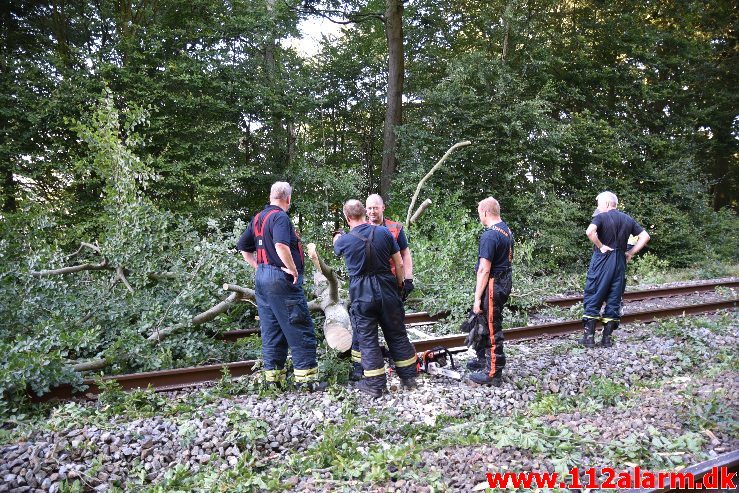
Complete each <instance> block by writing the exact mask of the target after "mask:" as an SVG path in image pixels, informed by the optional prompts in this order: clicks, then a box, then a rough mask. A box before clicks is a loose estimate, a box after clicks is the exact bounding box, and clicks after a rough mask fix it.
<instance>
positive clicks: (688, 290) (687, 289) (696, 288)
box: [218, 280, 739, 342]
mask: <svg viewBox="0 0 739 493" xmlns="http://www.w3.org/2000/svg"><path fill="white" fill-rule="evenodd" d="M717 287H725V288H729V289H736V288H739V280H729V281H709V282H700V283H692V284H686V285H684V286H673V287H667V288H653V289H642V290H638V291H629V292H626V293H624V300H626V301H641V300H648V299H655V298H667V297H670V296H680V295H684V294H693V293H705V292H710V291H713V290H715V289H716V288H717ZM581 301H582V296H567V297H558V298H547V299H545V300H544V302H545V303H546V304H547V305H550V306H558V307H562V308H565V307H569V306H573V305H576V304H577V303H580V302H581ZM448 316H449V312H440V313H437V314H435V315H431V314H429V313H428V312H415V313H407V314H406V316H405V324H406V325H413V324H428V323H433V322H438V321H439V320H443V319H444V318H446V317H448ZM251 335H259V329H258V328H251V329H240V330H230V331H228V332H223V333H222V334H219V335H218V338H219V339H221V340H224V341H228V342H236V341H237V340H239V339H241V338H242V337H248V336H251Z"/></svg>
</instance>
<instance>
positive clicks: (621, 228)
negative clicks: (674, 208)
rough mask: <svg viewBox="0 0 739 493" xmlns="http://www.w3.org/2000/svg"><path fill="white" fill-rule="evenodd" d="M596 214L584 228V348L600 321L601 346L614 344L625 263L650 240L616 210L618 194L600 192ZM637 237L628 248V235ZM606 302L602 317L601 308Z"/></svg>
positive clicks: (593, 338)
mask: <svg viewBox="0 0 739 493" xmlns="http://www.w3.org/2000/svg"><path fill="white" fill-rule="evenodd" d="M596 201H597V203H598V212H599V213H598V214H596V215H594V216H593V217H592V219H591V220H590V225H589V226H588V229H587V230H586V231H585V234H586V235H587V236H588V239H590V241H591V242H592V243H593V245H594V248H593V256H592V257H591V259H590V266H589V267H588V274H587V277H586V279H585V293H584V296H583V307H584V309H585V313H584V315H583V328H584V334H583V338H582V339H581V340H580V342H581V343H582V344H583V345H584V346H585V347H587V348H592V347H594V346H595V324H596V322H597V321H598V320H600V321H602V322H603V338H602V339H601V346H602V347H606V348H608V347H611V346H613V341H612V339H611V335H612V334H613V331H614V330H616V329H617V328H618V324H619V320H620V314H621V299H622V297H623V293H624V288H625V287H626V262H629V261H631V258H632V257H633V256H634V255H636V253H637V252H639V250H641V249H642V248H644V245H646V244H647V242H648V241H649V233H647V232H646V231H645V230H644V228H642V227H641V225H639V223H637V222H636V221H635V220H634V219H632V218H631V216H629V215H628V214H624V213H623V212H621V211H619V210H617V207H618V197H616V195H615V194H614V193H612V192H608V191H606V192H602V193H600V194H598V196H597V197H596ZM631 235H634V236H637V237H638V240H637V242H636V245H634V246H633V247H632V248H630V249H628V246H627V243H628V240H629V236H631ZM604 301H605V302H606V307H605V310H604V311H603V316H602V317H601V315H600V308H601V305H603V302H604Z"/></svg>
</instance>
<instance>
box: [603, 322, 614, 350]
mask: <svg viewBox="0 0 739 493" xmlns="http://www.w3.org/2000/svg"><path fill="white" fill-rule="evenodd" d="M616 329H618V320H611V321H610V322H606V324H605V325H604V326H603V339H601V341H600V345H601V346H602V347H612V346H613V339H611V334H613V331H614V330H616Z"/></svg>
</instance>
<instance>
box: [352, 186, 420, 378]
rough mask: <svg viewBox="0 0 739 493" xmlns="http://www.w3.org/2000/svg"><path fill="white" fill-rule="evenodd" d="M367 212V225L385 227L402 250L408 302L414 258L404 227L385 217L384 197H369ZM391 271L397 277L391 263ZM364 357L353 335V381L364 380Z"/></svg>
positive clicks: (404, 288) (404, 296) (405, 291)
mask: <svg viewBox="0 0 739 493" xmlns="http://www.w3.org/2000/svg"><path fill="white" fill-rule="evenodd" d="M365 204H366V210H367V223H368V224H374V225H375V226H384V227H386V228H387V229H388V231H390V234H392V235H393V238H395V241H396V242H397V243H398V247H399V248H400V257H401V262H400V264H401V265H402V269H403V273H404V275H405V281H404V282H403V301H405V300H406V298H407V297H408V295H409V294H410V293H411V291H413V289H414V286H413V258H412V257H411V250H410V248H409V247H408V238H407V237H406V234H405V229H403V225H402V224H400V223H399V222H396V221H392V220H390V219H388V218H386V217H385V202H384V201H383V200H382V197H381V196H380V195H378V194H376V193H375V194H372V195H370V196H369V197H367V201H366V202H365ZM390 271H391V272H392V274H393V275H395V263H394V262H392V261H391V262H390ZM362 372H363V370H362V356H361V354H360V352H359V344H358V343H357V338H356V336H355V335H354V332H353V333H352V373H351V375H350V378H351V380H354V381H357V380H361V379H362V375H363V373H362Z"/></svg>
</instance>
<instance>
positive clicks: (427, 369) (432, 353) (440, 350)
mask: <svg viewBox="0 0 739 493" xmlns="http://www.w3.org/2000/svg"><path fill="white" fill-rule="evenodd" d="M466 350H467V348H464V349H460V350H459V351H454V352H464V351H466ZM452 354H453V352H452V351H450V350H449V349H447V348H445V347H442V346H437V347H435V348H433V349H429V350H428V351H424V352H423V353H419V356H418V370H419V371H422V372H424V373H428V374H429V375H438V376H442V377H447V378H453V379H454V380H462V374H461V373H459V372H458V371H457V370H456V368H457V366H456V365H455V363H454V357H453V356H452ZM447 364H449V366H450V367H451V368H445V366H447Z"/></svg>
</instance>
